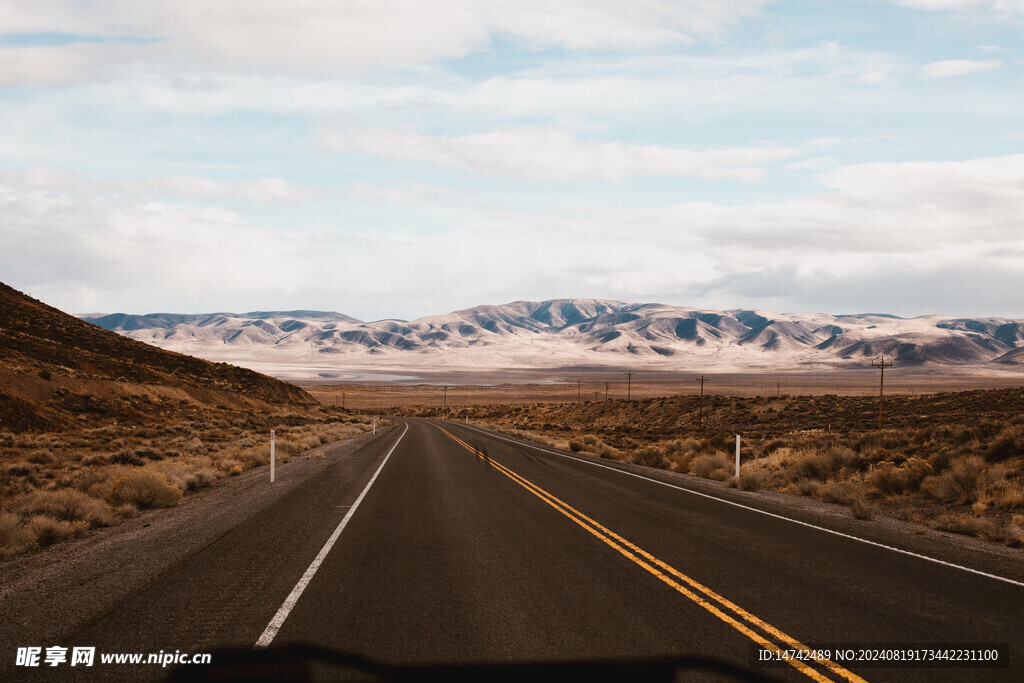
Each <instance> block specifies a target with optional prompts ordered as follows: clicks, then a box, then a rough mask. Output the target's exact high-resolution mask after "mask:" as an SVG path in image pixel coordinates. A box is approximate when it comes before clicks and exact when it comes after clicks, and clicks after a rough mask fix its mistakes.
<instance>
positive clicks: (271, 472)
mask: <svg viewBox="0 0 1024 683" xmlns="http://www.w3.org/2000/svg"><path fill="white" fill-rule="evenodd" d="M275 445H276V444H275V443H274V430H273V429H271V430H270V481H271V483H273V481H274V464H275V462H274V461H275V460H276V458H275V457H274V450H275V449H274V446H275Z"/></svg>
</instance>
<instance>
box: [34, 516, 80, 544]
mask: <svg viewBox="0 0 1024 683" xmlns="http://www.w3.org/2000/svg"><path fill="white" fill-rule="evenodd" d="M88 528H89V525H88V524H86V523H85V522H66V521H64V520H62V519H54V518H53V517H50V516H49V515H34V516H33V517H31V518H29V520H28V522H27V523H26V524H25V529H26V531H28V533H30V534H32V536H34V537H35V540H36V544H37V545H39V547H40V548H45V547H46V546H49V545H53V544H54V543H56V542H58V541H63V540H64V539H67V538H75V537H76V536H81V535H82V534H84V533H85V532H86V530H88Z"/></svg>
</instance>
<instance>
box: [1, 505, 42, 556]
mask: <svg viewBox="0 0 1024 683" xmlns="http://www.w3.org/2000/svg"><path fill="white" fill-rule="evenodd" d="M35 546H36V537H35V536H34V535H33V534H32V532H31V531H29V530H28V529H26V528H25V527H24V526H23V525H22V523H21V517H19V516H18V515H16V514H14V513H12V512H0V558H3V559H6V558H8V557H14V556H15V555H21V554H22V553H25V552H28V551H29V550H31V549H32V548H34V547H35Z"/></svg>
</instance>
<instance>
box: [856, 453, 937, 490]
mask: <svg viewBox="0 0 1024 683" xmlns="http://www.w3.org/2000/svg"><path fill="white" fill-rule="evenodd" d="M931 473H932V466H931V465H930V464H929V463H928V462H927V461H926V460H922V459H921V458H909V459H908V460H907V461H906V462H904V463H903V464H902V465H897V464H896V463H894V462H892V461H891V460H886V461H883V462H880V463H878V464H877V465H876V466H875V468H874V469H872V470H871V471H870V472H868V474H867V482H868V484H870V485H871V487H872V488H873V489H874V490H875V492H876V493H878V494H880V495H898V494H902V493H906V492H907V491H912V490H916V489H917V488H918V487H919V486H920V484H921V481H922V480H923V479H924V478H925V477H926V476H928V475H929V474H931Z"/></svg>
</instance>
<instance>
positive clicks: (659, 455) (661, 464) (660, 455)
mask: <svg viewBox="0 0 1024 683" xmlns="http://www.w3.org/2000/svg"><path fill="white" fill-rule="evenodd" d="M570 447H571V445H570ZM631 459H632V461H633V462H634V463H636V464H637V465H643V466H644V467H657V468H658V469H666V468H668V464H669V462H668V458H666V457H665V450H664V448H662V447H661V446H647V447H645V448H641V449H639V450H636V451H634V452H633V453H632V455H631Z"/></svg>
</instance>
